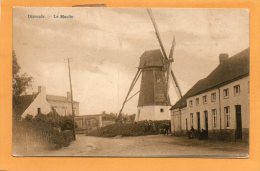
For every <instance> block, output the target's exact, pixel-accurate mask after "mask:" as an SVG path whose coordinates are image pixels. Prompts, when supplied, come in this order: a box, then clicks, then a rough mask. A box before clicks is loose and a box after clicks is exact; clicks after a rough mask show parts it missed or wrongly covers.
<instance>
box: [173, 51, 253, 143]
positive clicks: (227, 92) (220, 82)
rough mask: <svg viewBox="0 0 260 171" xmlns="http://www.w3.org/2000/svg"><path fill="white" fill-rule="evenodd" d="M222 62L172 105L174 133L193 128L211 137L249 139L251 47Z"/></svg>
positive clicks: (183, 133)
mask: <svg viewBox="0 0 260 171" xmlns="http://www.w3.org/2000/svg"><path fill="white" fill-rule="evenodd" d="M219 60H220V64H219V65H218V66H217V67H216V68H215V69H214V70H213V71H212V72H211V73H210V74H209V75H208V76H207V77H206V78H204V79H201V80H200V81H198V82H197V83H196V84H195V85H194V86H193V87H192V88H191V89H190V90H189V91H188V92H187V93H186V94H185V95H184V96H183V97H182V98H181V99H180V100H179V101H178V102H177V103H176V104H175V105H174V106H173V107H172V108H171V122H172V124H171V125H172V128H171V129H172V132H173V133H174V134H175V135H185V134H186V133H187V132H188V131H189V130H190V129H191V128H192V127H193V128H194V129H195V130H196V131H197V132H201V131H202V130H203V131H204V132H205V133H206V136H207V137H208V138H210V139H226V140H239V139H241V140H243V141H248V139H249V49H246V50H244V51H242V52H240V53H238V54H236V55H234V56H232V57H230V58H228V55H227V54H221V55H220V56H219Z"/></svg>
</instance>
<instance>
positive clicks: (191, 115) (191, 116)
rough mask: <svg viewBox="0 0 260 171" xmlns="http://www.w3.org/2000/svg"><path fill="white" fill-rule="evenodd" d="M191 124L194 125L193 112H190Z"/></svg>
mask: <svg viewBox="0 0 260 171" xmlns="http://www.w3.org/2000/svg"><path fill="white" fill-rule="evenodd" d="M190 126H191V127H193V113H191V114H190Z"/></svg>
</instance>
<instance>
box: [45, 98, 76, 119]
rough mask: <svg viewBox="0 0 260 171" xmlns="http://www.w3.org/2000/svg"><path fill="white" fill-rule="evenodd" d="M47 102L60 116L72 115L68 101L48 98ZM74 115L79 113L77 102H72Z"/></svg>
mask: <svg viewBox="0 0 260 171" xmlns="http://www.w3.org/2000/svg"><path fill="white" fill-rule="evenodd" d="M48 102H49V104H50V105H51V106H52V107H54V108H55V110H56V112H57V113H58V114H59V115H61V116H67V115H72V108H71V103H70V102H63V101H56V100H48ZM73 108H74V111H75V115H76V116H78V115H79V103H75V102H74V103H73Z"/></svg>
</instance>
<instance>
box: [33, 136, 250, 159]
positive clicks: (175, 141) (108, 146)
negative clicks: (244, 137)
mask: <svg viewBox="0 0 260 171" xmlns="http://www.w3.org/2000/svg"><path fill="white" fill-rule="evenodd" d="M247 151H248V145H247V144H244V143H230V142H219V141H209V140H207V141H206V140H203V141H202V140H197V139H188V138H186V137H174V136H163V135H149V136H138V137H114V138H101V137H89V136H85V135H77V141H75V142H73V143H72V144H71V145H70V146H69V147H65V148H62V149H59V150H53V151H44V152H41V153H39V152H38V153H37V154H34V155H39V156H42V155H44V156H111V157H122V156H129V157H147V156H150V157H223V156H226V157H246V156H247ZM32 155H33V154H32Z"/></svg>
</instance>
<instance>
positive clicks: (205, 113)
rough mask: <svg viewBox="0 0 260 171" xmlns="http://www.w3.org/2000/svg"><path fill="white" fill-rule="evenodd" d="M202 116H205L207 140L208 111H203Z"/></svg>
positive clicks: (206, 135) (206, 136)
mask: <svg viewBox="0 0 260 171" xmlns="http://www.w3.org/2000/svg"><path fill="white" fill-rule="evenodd" d="M204 115H205V138H208V129H209V125H208V111H204Z"/></svg>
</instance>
